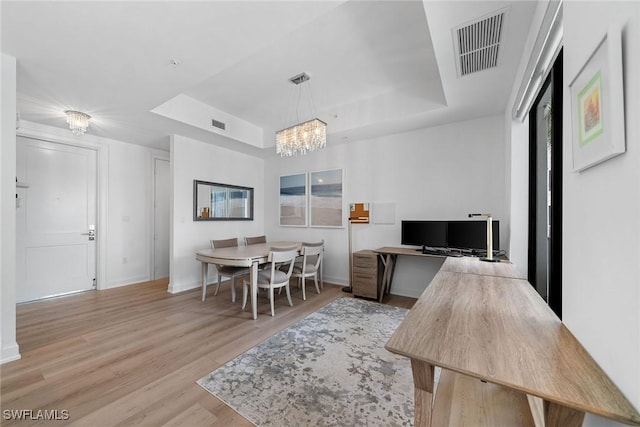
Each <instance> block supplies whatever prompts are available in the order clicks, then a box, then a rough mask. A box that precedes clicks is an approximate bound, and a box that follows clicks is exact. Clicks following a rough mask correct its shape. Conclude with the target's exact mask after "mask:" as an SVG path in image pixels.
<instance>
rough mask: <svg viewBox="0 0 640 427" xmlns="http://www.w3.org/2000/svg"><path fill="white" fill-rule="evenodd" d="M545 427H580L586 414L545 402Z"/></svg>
mask: <svg viewBox="0 0 640 427" xmlns="http://www.w3.org/2000/svg"><path fill="white" fill-rule="evenodd" d="M544 420H545V427H580V426H581V425H582V421H583V420H584V412H582V411H578V410H576V409H571V408H567V407H566V406H562V405H558V404H557V403H553V402H547V401H546V400H545V401H544Z"/></svg>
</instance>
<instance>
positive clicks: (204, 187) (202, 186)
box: [193, 179, 253, 221]
mask: <svg viewBox="0 0 640 427" xmlns="http://www.w3.org/2000/svg"><path fill="white" fill-rule="evenodd" d="M193 220H194V221H231V220H240V221H242V220H253V188H250V187H240V186H237V185H228V184H220V183H216V182H207V181H198V180H195V179H194V180H193Z"/></svg>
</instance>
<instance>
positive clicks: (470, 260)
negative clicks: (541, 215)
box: [374, 246, 524, 302]
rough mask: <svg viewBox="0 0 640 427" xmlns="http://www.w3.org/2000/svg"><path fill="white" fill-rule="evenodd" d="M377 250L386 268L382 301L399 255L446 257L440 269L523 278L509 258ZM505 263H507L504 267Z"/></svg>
mask: <svg viewBox="0 0 640 427" xmlns="http://www.w3.org/2000/svg"><path fill="white" fill-rule="evenodd" d="M374 252H376V253H377V254H378V255H379V256H380V259H381V260H382V265H384V270H383V273H382V282H381V289H379V292H378V295H380V302H382V298H383V297H384V294H385V293H389V292H391V283H392V282H393V275H394V273H395V271H396V261H397V259H398V255H402V256H413V257H423V258H440V259H445V258H446V259H445V261H444V264H443V265H442V268H441V269H440V271H451V272H458V273H472V274H485V275H488V276H496V275H497V276H504V277H513V278H518V279H523V278H524V277H522V275H521V274H520V273H519V272H518V270H517V269H516V267H515V266H514V265H513V264H511V263H510V262H509V261H508V260H503V262H500V263H490V262H482V261H480V259H479V258H476V257H468V256H463V257H447V256H446V255H435V254H423V253H422V251H420V250H416V249H412V248H397V247H390V246H385V247H383V248H378V249H376V250H375V251H374ZM503 264H507V265H508V266H507V267H504V266H503Z"/></svg>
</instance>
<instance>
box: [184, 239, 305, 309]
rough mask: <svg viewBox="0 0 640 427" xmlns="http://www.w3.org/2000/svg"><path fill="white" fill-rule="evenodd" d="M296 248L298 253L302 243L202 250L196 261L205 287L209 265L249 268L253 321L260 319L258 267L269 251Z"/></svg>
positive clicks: (198, 253)
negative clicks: (278, 248) (280, 248)
mask: <svg viewBox="0 0 640 427" xmlns="http://www.w3.org/2000/svg"><path fill="white" fill-rule="evenodd" d="M294 245H295V246H296V247H297V248H298V252H299V251H300V248H301V243H300V242H286V241H284V242H267V243H258V244H255V245H244V246H234V247H230V248H217V249H202V250H199V251H197V252H196V260H198V261H200V263H201V267H202V268H201V271H202V273H201V274H202V278H201V280H202V282H201V285H202V286H203V287H204V286H205V284H206V281H207V276H208V273H209V264H216V265H228V266H232V267H249V277H250V280H251V310H252V314H253V319H254V320H255V319H257V318H258V309H257V307H258V265H260V264H263V263H266V262H267V261H268V258H269V249H270V248H273V247H290V246H294Z"/></svg>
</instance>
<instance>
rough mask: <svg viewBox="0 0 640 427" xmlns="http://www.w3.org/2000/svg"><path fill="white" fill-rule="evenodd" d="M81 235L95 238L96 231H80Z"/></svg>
mask: <svg viewBox="0 0 640 427" xmlns="http://www.w3.org/2000/svg"><path fill="white" fill-rule="evenodd" d="M80 234H81V235H82V236H89V240H96V231H95V230H89V232H88V233H80Z"/></svg>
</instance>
